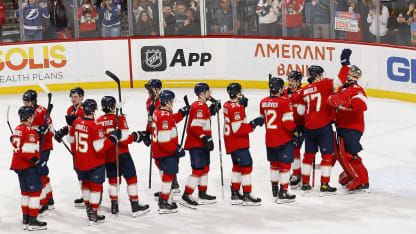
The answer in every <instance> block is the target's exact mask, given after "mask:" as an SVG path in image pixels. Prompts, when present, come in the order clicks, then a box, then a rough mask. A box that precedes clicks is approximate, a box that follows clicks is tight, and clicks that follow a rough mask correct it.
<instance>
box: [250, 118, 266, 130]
mask: <svg viewBox="0 0 416 234" xmlns="http://www.w3.org/2000/svg"><path fill="white" fill-rule="evenodd" d="M250 124H251V126H252V127H253V129H255V128H256V127H257V126H260V127H261V126H263V124H264V119H263V117H257V118H255V119H253V120H252V121H250Z"/></svg>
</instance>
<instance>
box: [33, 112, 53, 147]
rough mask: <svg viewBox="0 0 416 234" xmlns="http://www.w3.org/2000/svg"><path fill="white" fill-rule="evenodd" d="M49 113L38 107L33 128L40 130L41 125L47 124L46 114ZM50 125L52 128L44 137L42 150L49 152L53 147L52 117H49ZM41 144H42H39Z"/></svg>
mask: <svg viewBox="0 0 416 234" xmlns="http://www.w3.org/2000/svg"><path fill="white" fill-rule="evenodd" d="M47 112H48V110H47V109H46V108H45V107H43V106H41V105H38V106H37V107H36V109H35V115H34V118H33V122H32V128H38V127H39V126H41V125H44V124H45V117H46V113H47ZM48 125H49V128H50V131H48V133H46V135H45V136H44V139H45V140H44V141H43V147H42V150H48V149H52V148H53V145H52V138H53V133H52V132H53V131H54V129H53V126H52V119H51V116H50V115H49V118H48ZM39 144H40V143H39Z"/></svg>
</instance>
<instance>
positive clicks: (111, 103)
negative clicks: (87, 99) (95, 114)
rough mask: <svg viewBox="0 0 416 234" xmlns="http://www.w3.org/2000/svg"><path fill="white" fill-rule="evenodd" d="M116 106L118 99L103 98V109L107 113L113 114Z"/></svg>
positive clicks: (111, 97)
mask: <svg viewBox="0 0 416 234" xmlns="http://www.w3.org/2000/svg"><path fill="white" fill-rule="evenodd" d="M84 105H85V104H84ZM115 106H116V99H115V98H114V97H113V96H104V97H103V98H101V107H102V108H103V111H104V112H105V113H107V112H111V111H112V110H113V108H114V107H115Z"/></svg>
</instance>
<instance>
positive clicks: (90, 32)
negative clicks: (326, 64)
mask: <svg viewBox="0 0 416 234" xmlns="http://www.w3.org/2000/svg"><path fill="white" fill-rule="evenodd" d="M158 1H161V2H158ZM17 2H18V1H17V0H1V1H0V35H1V39H2V40H1V41H3V42H7V41H19V40H24V41H34V40H51V39H70V38H76V37H79V38H97V37H120V36H158V35H161V30H162V29H163V31H162V33H163V35H165V36H172V35H201V32H203V31H204V32H205V34H207V35H240V36H244V35H261V36H275V37H302V38H325V39H340V40H352V41H367V42H382V43H390V44H398V45H407V46H412V45H416V7H415V5H416V0H205V2H204V4H203V6H205V9H203V10H201V1H200V0H131V1H130V0H129V1H127V0H22V2H23V4H22V6H20V7H19V6H18V3H17ZM159 5H161V6H162V8H163V9H162V10H161V11H160V12H161V14H163V16H162V17H159ZM128 11H131V12H128ZM339 12H341V13H343V14H349V15H350V16H351V15H353V16H354V17H355V18H354V19H353V20H349V21H348V20H347V21H348V25H349V26H348V27H349V28H348V27H344V26H345V22H346V21H345V20H346V19H348V17H347V18H344V19H342V18H337V17H338V13H339ZM129 13H130V14H129ZM129 15H130V16H131V17H130V18H129ZM201 16H202V17H204V18H203V19H204V20H202V21H201ZM344 16H345V15H344ZM350 19H351V18H350ZM160 20H163V22H160V23H161V25H163V26H162V27H160V25H159V21H160ZM343 20H344V21H343ZM20 21H22V22H20ZM129 21H130V22H129ZM201 22H202V23H205V25H202V27H201ZM339 22H343V24H340V25H341V26H340V27H338V23H339ZM342 25H344V26H342ZM13 26H14V27H13ZM21 27H23V30H20V31H19V29H20V28H21ZM76 29H77V30H76ZM13 30H14V32H15V33H14V34H13V33H11V32H12V31H13ZM21 31H23V34H24V35H22V36H20V32H21ZM6 32H7V33H6ZM11 35H14V36H15V37H12V36H11Z"/></svg>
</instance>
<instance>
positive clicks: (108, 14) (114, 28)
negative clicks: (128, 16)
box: [99, 0, 121, 37]
mask: <svg viewBox="0 0 416 234" xmlns="http://www.w3.org/2000/svg"><path fill="white" fill-rule="evenodd" d="M99 12H100V15H101V17H102V18H103V20H102V26H103V27H102V31H101V34H102V37H119V36H120V34H121V33H120V32H121V26H120V14H121V3H120V0H104V1H103V2H102V3H101V7H100V8H99Z"/></svg>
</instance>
